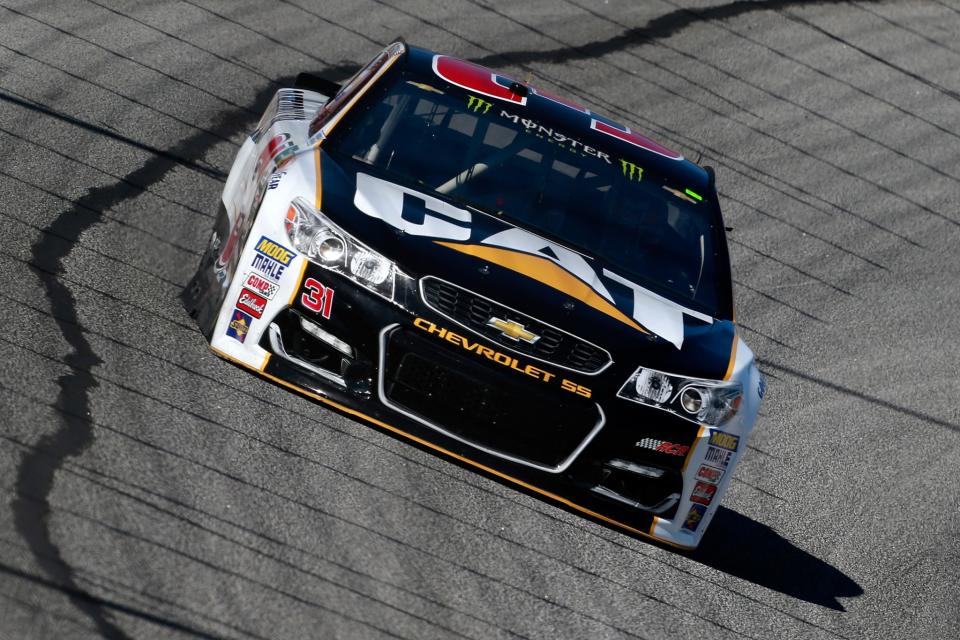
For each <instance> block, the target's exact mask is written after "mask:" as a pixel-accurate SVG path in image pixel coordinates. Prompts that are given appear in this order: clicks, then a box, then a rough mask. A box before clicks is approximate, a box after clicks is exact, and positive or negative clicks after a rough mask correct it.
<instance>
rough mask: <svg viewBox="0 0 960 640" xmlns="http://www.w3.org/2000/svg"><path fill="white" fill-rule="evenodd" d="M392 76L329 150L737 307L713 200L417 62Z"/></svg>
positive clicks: (694, 303) (702, 302)
mask: <svg viewBox="0 0 960 640" xmlns="http://www.w3.org/2000/svg"><path fill="white" fill-rule="evenodd" d="M383 84H384V86H382V87H379V88H375V89H376V90H375V91H372V92H371V94H370V95H369V96H367V97H366V99H365V101H364V102H363V103H361V104H360V105H358V106H357V107H356V108H355V109H353V111H352V112H351V113H350V114H349V115H348V117H347V119H346V120H345V121H344V122H342V123H340V126H339V127H337V128H336V129H335V130H334V132H333V135H331V137H330V139H329V140H328V141H327V142H325V143H324V148H325V149H326V150H327V152H328V153H331V154H332V155H333V156H334V157H339V158H341V159H344V158H349V159H352V160H355V161H358V162H361V163H363V164H366V165H369V166H373V167H376V168H378V169H379V170H380V171H382V172H384V173H385V174H387V175H389V176H390V177H391V178H393V179H396V180H397V181H398V182H401V183H404V184H406V185H408V186H411V187H416V188H418V189H421V190H425V191H428V192H432V193H433V194H435V195H437V196H439V197H442V198H446V199H450V200H452V201H454V202H457V203H460V204H462V205H468V206H471V207H473V208H475V209H478V210H480V211H482V212H485V213H488V214H491V215H494V216H496V217H498V218H500V219H505V220H507V221H509V222H511V223H512V224H515V225H517V226H519V227H523V228H526V229H528V230H530V231H533V232H536V233H539V234H541V235H543V236H545V237H548V238H551V239H554V240H556V241H558V242H560V243H561V244H564V245H566V246H568V247H570V248H571V249H574V250H577V251H580V252H581V253H583V254H585V255H586V256H588V257H590V258H596V259H598V260H599V261H601V262H603V263H605V264H607V265H610V266H611V268H615V270H619V271H620V272H624V273H623V275H624V276H626V277H630V278H631V279H633V280H635V281H636V282H637V283H638V284H641V285H643V286H646V287H648V288H650V289H651V290H653V291H655V292H657V293H660V294H661V295H664V296H665V297H668V298H670V299H672V300H674V301H676V302H678V303H680V304H684V305H687V306H690V307H692V308H694V309H698V310H702V311H705V312H707V313H709V314H711V315H713V316H718V317H721V316H723V315H725V311H724V310H725V309H729V302H728V301H726V299H724V298H723V296H725V295H728V294H725V293H724V292H727V291H729V288H728V286H729V285H727V286H724V285H723V284H722V282H721V281H720V280H718V278H722V277H724V274H726V273H727V272H726V270H725V269H722V268H719V267H720V265H721V258H720V254H719V253H718V252H719V251H720V248H721V246H725V245H723V238H722V235H721V234H722V230H721V228H720V225H721V224H722V223H721V222H720V216H719V214H718V213H717V212H716V211H715V209H714V206H713V205H712V204H711V201H710V199H708V198H705V197H704V196H702V195H701V194H698V193H696V192H694V191H692V190H690V189H689V188H687V186H686V185H683V184H673V183H671V182H670V180H669V179H668V178H666V177H661V176H657V175H655V174H653V173H651V172H650V171H649V170H647V169H646V168H645V167H643V166H642V165H641V164H639V162H640V161H639V160H638V159H637V158H634V159H633V160H635V161H636V162H633V161H631V160H630V159H627V158H625V157H622V154H618V153H616V152H615V151H614V150H604V149H602V148H599V147H598V146H596V144H595V143H592V144H593V146H591V144H588V143H586V142H584V137H583V136H578V135H576V134H575V133H574V132H572V131H566V130H560V129H558V128H557V127H556V126H554V125H552V124H549V123H540V122H534V121H532V120H530V119H527V118H526V117H524V116H525V115H526V113H525V111H524V107H522V106H518V105H506V106H505V105H501V104H495V103H494V102H493V100H489V99H485V98H480V97H477V96H474V95H471V94H470V93H469V92H468V91H466V90H463V89H460V88H458V87H453V86H451V85H449V84H447V83H445V82H443V81H442V80H440V79H439V78H435V77H423V76H420V75H418V74H413V73H411V72H409V71H404V72H401V73H395V74H392V76H391V78H389V79H387V80H385V82H384V83H383ZM723 255H724V256H725V252H724V253H723Z"/></svg>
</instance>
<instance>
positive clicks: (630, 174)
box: [620, 158, 643, 182]
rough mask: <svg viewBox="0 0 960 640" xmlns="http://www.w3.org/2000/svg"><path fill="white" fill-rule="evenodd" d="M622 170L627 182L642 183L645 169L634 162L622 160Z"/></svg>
mask: <svg viewBox="0 0 960 640" xmlns="http://www.w3.org/2000/svg"><path fill="white" fill-rule="evenodd" d="M620 168H621V169H623V175H624V177H625V178H626V179H627V180H636V181H637V182H640V180H642V179H643V167H638V166H637V165H635V164H633V163H632V162H627V161H626V160H624V159H622V158H621V159H620Z"/></svg>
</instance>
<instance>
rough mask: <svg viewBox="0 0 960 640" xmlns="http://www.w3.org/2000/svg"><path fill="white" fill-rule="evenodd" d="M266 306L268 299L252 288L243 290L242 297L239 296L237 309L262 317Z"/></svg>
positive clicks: (255, 316)
mask: <svg viewBox="0 0 960 640" xmlns="http://www.w3.org/2000/svg"><path fill="white" fill-rule="evenodd" d="M266 308H267V299H266V298H264V297H263V296H261V295H260V294H258V293H254V292H253V291H250V289H244V290H242V291H241V292H240V297H239V298H237V309H242V310H243V311H246V312H247V313H249V314H250V315H251V316H253V317H254V318H260V317H262V316H263V312H264V310H265V309H266Z"/></svg>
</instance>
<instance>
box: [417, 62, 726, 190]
mask: <svg viewBox="0 0 960 640" xmlns="http://www.w3.org/2000/svg"><path fill="white" fill-rule="evenodd" d="M438 63H439V64H438ZM402 64H403V65H404V66H405V67H407V68H409V69H411V70H412V71H414V72H417V73H419V74H422V75H424V76H433V77H438V76H439V77H440V78H441V79H443V80H446V81H448V82H450V81H451V79H452V78H451V73H450V72H445V68H446V69H450V70H453V72H454V73H458V72H460V71H464V70H465V71H467V72H476V71H479V70H482V71H483V72H484V73H489V74H490V76H489V77H490V78H492V79H494V81H495V82H496V83H497V84H498V85H500V86H501V87H503V88H504V89H505V88H507V87H509V86H510V84H511V83H513V82H517V81H516V79H515V78H512V77H510V76H509V75H506V74H503V73H501V72H498V71H495V70H493V69H489V68H487V67H483V66H481V65H477V64H475V63H472V62H469V61H466V60H462V59H460V58H456V57H454V56H447V55H443V54H437V53H435V52H433V51H430V50H428V49H423V48H420V47H413V46H409V45H407V54H406V55H405V56H404V60H403V62H402ZM471 68H472V69H471ZM452 84H459V83H457V82H452ZM520 84H522V85H524V86H525V87H527V89H528V94H527V95H526V96H525V100H524V101H523V102H524V104H519V103H518V102H512V101H511V100H509V99H506V100H505V99H502V98H501V99H498V97H499V96H491V95H490V94H483V95H484V96H485V97H493V98H494V99H495V100H497V101H496V102H495V104H497V105H498V106H500V107H502V108H504V109H506V110H507V111H509V112H510V113H511V114H514V115H518V116H519V117H521V118H527V119H530V120H533V121H535V122H538V123H540V124H549V125H552V126H556V127H559V128H560V129H562V130H563V132H564V133H565V134H568V135H576V136H577V137H578V138H579V139H580V140H582V141H583V142H584V143H586V144H590V145H592V146H594V147H596V148H597V149H601V150H604V151H608V152H610V151H612V152H615V153H616V154H617V155H618V157H620V158H624V159H627V160H629V161H630V162H634V163H636V164H638V165H639V166H641V167H643V168H644V169H645V170H647V171H650V172H652V173H655V174H659V175H661V176H670V177H671V178H672V179H673V180H675V181H677V182H679V183H683V184H684V185H685V186H688V187H690V188H695V189H702V190H706V191H710V190H711V189H712V185H711V177H710V174H708V172H707V171H706V170H705V169H704V168H702V167H700V166H699V165H697V164H695V163H693V162H691V161H689V160H687V159H685V158H683V156H682V155H681V154H680V153H678V152H676V151H673V150H672V149H669V148H668V147H665V146H664V145H661V144H660V143H658V142H656V141H654V140H652V139H650V138H647V137H646V136H644V135H643V134H642V133H639V132H636V131H631V130H630V129H628V128H627V127H626V126H624V125H621V124H619V123H617V122H616V121H615V120H612V119H610V118H607V117H606V116H604V115H602V114H598V113H596V112H593V111H592V110H589V109H587V108H586V107H583V106H581V105H579V104H577V103H576V102H575V101H573V100H569V99H567V98H565V97H562V96H556V95H554V94H551V93H549V92H547V91H544V90H542V89H539V88H537V87H535V86H532V85H529V84H526V83H520ZM459 86H461V87H462V88H464V90H466V91H468V92H470V91H471V89H470V88H468V87H467V86H466V85H464V84H459ZM473 93H477V91H473ZM505 93H509V92H505ZM513 99H514V100H516V99H517V98H516V97H515V96H514V97H513Z"/></svg>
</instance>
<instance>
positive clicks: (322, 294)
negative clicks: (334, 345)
mask: <svg viewBox="0 0 960 640" xmlns="http://www.w3.org/2000/svg"><path fill="white" fill-rule="evenodd" d="M303 288H304V289H306V291H304V292H303V294H302V295H301V296H300V304H302V305H303V306H305V307H306V308H307V309H310V311H314V312H316V313H319V314H320V315H322V316H323V317H324V318H326V319H328V320H329V319H330V309H331V308H332V307H333V289H331V288H329V287H325V286H323V285H322V284H320V283H319V282H317V281H316V280H314V279H313V278H307V281H306V282H304V283H303Z"/></svg>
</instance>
